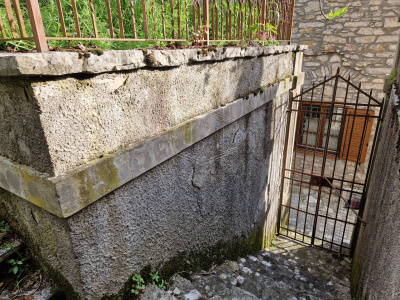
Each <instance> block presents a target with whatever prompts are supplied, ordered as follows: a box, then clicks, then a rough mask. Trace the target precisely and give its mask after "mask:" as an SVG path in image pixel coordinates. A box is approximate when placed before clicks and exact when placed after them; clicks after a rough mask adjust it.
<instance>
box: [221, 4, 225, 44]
mask: <svg viewBox="0 0 400 300" xmlns="http://www.w3.org/2000/svg"><path fill="white" fill-rule="evenodd" d="M222 1H223V0H221V9H220V14H221V27H220V28H221V40H223V39H224V5H223V2H222Z"/></svg>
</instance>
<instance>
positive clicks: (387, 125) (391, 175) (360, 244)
mask: <svg viewBox="0 0 400 300" xmlns="http://www.w3.org/2000/svg"><path fill="white" fill-rule="evenodd" d="M395 94H396V92H395V91H394V90H393V91H392V99H391V102H390V103H389V105H388V110H387V113H386V118H385V121H384V127H383V134H382V138H381V142H380V145H379V148H378V152H377V159H376V161H375V164H374V169H373V172H372V174H371V183H370V187H369V190H368V196H367V200H366V206H365V210H364V213H363V217H364V219H365V220H366V221H367V225H366V226H365V227H364V226H362V227H361V232H360V235H359V238H358V240H357V248H356V252H355V256H354V264H353V268H352V292H353V295H354V296H355V297H356V299H367V300H368V299H400V285H399V282H400V252H399V249H400V239H399V234H398V233H399V232H400V218H399V212H400V201H399V199H400V196H399V195H400V111H399V105H400V103H399V99H398V97H397V96H396V95H395Z"/></svg>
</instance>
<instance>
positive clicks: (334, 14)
mask: <svg viewBox="0 0 400 300" xmlns="http://www.w3.org/2000/svg"><path fill="white" fill-rule="evenodd" d="M319 8H320V11H321V14H322V15H323V16H324V18H325V19H326V20H327V21H331V20H333V19H335V18H338V17H340V16H342V15H343V14H344V13H345V12H346V11H347V8H348V7H347V6H345V7H343V8H341V9H339V10H336V11H335V12H333V11H332V10H331V11H330V13H329V14H328V15H325V13H324V10H323V8H322V0H319Z"/></svg>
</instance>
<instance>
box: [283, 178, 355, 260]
mask: <svg viewBox="0 0 400 300" xmlns="http://www.w3.org/2000/svg"><path fill="white" fill-rule="evenodd" d="M326 190H328V189H326ZM317 195H318V190H317V189H316V188H314V187H313V188H311V189H310V190H309V189H308V187H307V188H305V187H302V188H301V190H300V187H299V186H293V191H292V197H291V198H292V202H291V207H295V208H299V209H301V210H303V211H307V212H308V214H307V217H306V214H305V213H304V212H299V213H297V211H296V210H294V209H290V215H289V223H288V224H289V229H291V230H296V228H297V230H296V231H297V232H299V233H301V234H303V233H304V234H306V235H308V236H310V237H311V235H312V230H313V225H314V215H313V214H315V209H316V204H317ZM343 196H344V198H348V197H347V195H346V193H344V194H343ZM353 197H355V196H354V194H353ZM328 199H329V193H328V192H327V191H325V190H324V189H323V192H322V194H321V202H320V207H319V216H318V221H317V229H316V237H317V240H316V243H317V244H319V245H320V244H322V242H323V247H325V248H330V247H331V244H332V242H333V243H335V244H339V245H341V244H342V245H344V246H346V247H350V245H351V239H352V235H353V230H354V225H352V224H348V223H347V224H345V221H346V222H350V223H355V222H356V215H355V214H354V213H353V212H352V211H351V210H349V209H348V208H347V206H346V203H345V202H344V201H343V200H340V199H339V197H337V196H336V195H335V194H334V193H332V195H331V197H330V200H329V205H328ZM353 200H355V199H354V198H353ZM307 202H308V206H307ZM325 216H328V217H330V218H334V219H337V221H335V220H332V219H329V218H326V217H325ZM283 233H285V230H283ZM301 237H302V236H301V235H297V238H301ZM333 249H334V250H336V251H340V250H342V253H345V254H348V253H347V252H348V250H347V249H343V248H342V249H339V247H338V246H335V245H333Z"/></svg>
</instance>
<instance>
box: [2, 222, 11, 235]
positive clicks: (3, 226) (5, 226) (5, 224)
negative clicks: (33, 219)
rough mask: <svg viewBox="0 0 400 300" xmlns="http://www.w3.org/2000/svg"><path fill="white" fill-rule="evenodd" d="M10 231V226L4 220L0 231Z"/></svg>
mask: <svg viewBox="0 0 400 300" xmlns="http://www.w3.org/2000/svg"><path fill="white" fill-rule="evenodd" d="M9 230H10V225H8V223H7V222H6V221H4V220H1V221H0V231H3V232H7V231H9Z"/></svg>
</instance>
